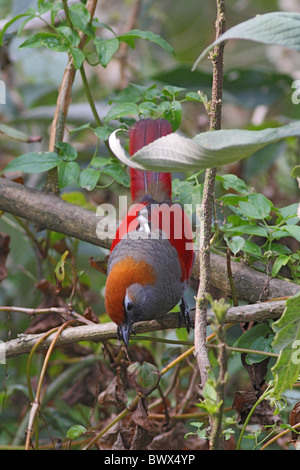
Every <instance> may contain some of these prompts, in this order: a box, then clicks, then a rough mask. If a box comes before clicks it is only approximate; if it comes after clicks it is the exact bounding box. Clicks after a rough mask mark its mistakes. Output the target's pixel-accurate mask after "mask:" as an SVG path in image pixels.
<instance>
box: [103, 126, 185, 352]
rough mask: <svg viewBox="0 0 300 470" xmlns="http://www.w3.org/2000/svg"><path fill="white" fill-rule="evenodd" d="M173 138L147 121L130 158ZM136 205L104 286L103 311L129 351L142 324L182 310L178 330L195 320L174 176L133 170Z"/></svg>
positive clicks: (138, 129)
mask: <svg viewBox="0 0 300 470" xmlns="http://www.w3.org/2000/svg"><path fill="white" fill-rule="evenodd" d="M170 133H172V127H171V124H170V123H169V121H168V120H166V119H164V118H160V119H152V118H145V119H141V120H138V121H136V122H135V124H134V126H133V127H130V128H129V154H130V155H131V156H132V155H133V154H134V153H136V152H137V151H138V150H140V149H141V148H143V147H144V146H146V145H148V144H150V143H151V142H153V141H155V140H156V139H158V138H160V137H163V136H166V135H168V134H170ZM129 171H130V193H131V198H132V202H133V203H134V205H133V206H132V207H131V209H130V210H129V212H128V213H127V216H126V217H125V218H124V219H123V220H122V222H121V223H120V225H119V227H118V229H117V231H116V234H115V237H114V239H113V242H112V245H111V249H110V254H109V259H108V264H107V279H106V285H105V308H106V312H107V314H108V316H109V317H110V319H111V320H112V321H113V322H114V323H116V325H117V335H118V338H119V339H120V340H121V341H123V342H124V344H125V346H126V348H128V346H129V339H130V336H131V334H132V333H134V324H135V323H136V322H139V321H149V320H153V319H159V318H160V317H161V315H162V314H165V313H168V312H170V311H171V310H172V309H173V308H174V307H175V306H176V305H178V304H180V315H179V325H178V326H181V324H182V322H183V321H184V323H185V326H186V328H187V330H188V331H189V329H190V327H191V319H190V313H189V308H188V305H187V302H186V300H185V298H184V291H185V290H186V288H187V285H188V281H189V279H190V276H191V271H192V265H193V259H194V249H193V234H192V228H191V224H190V221H189V218H188V217H187V215H186V213H185V212H184V210H183V207H182V206H181V204H179V203H174V202H172V177H171V173H167V172H153V171H143V170H137V169H134V168H130V170H129Z"/></svg>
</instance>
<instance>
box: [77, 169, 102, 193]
mask: <svg viewBox="0 0 300 470" xmlns="http://www.w3.org/2000/svg"><path fill="white" fill-rule="evenodd" d="M99 176H100V172H99V171H98V170H94V169H93V168H86V169H85V170H82V172H81V173H80V176H79V186H80V187H81V188H85V189H87V191H92V190H93V189H94V188H95V186H96V184H97V183H98V179H99Z"/></svg>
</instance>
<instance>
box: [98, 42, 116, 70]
mask: <svg viewBox="0 0 300 470" xmlns="http://www.w3.org/2000/svg"><path fill="white" fill-rule="evenodd" d="M94 42H95V46H96V51H97V54H98V57H99V62H100V64H101V65H102V67H106V66H107V65H108V64H109V62H110V61H111V59H112V57H113V55H114V54H115V53H116V52H117V50H118V49H119V45H120V42H119V40H118V39H117V38H112V39H102V38H95V41H94Z"/></svg>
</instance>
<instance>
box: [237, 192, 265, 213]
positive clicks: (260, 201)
mask: <svg viewBox="0 0 300 470" xmlns="http://www.w3.org/2000/svg"><path fill="white" fill-rule="evenodd" d="M239 208H240V210H241V212H242V214H243V215H244V216H246V217H249V218H250V219H265V218H266V217H268V216H269V215H270V212H271V210H272V208H273V204H272V202H271V201H270V200H269V199H267V198H266V197H265V196H264V195H263V194H260V193H258V194H249V196H248V201H247V202H245V201H240V202H239Z"/></svg>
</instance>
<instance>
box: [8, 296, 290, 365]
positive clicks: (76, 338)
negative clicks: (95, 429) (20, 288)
mask: <svg viewBox="0 0 300 470" xmlns="http://www.w3.org/2000/svg"><path fill="white" fill-rule="evenodd" d="M284 308H285V301H284V300H276V301H270V302H261V303H259V304H254V305H244V306H242V307H231V308H229V309H228V311H227V313H226V317H225V323H230V324H236V323H243V322H250V321H256V322H263V321H266V320H268V319H276V318H279V317H280V315H281V314H282V312H283V310H284ZM193 315H194V313H193V312H191V317H192V320H193ZM178 316H179V313H172V314H171V313H167V314H165V315H162V316H161V318H160V319H159V320H152V321H144V322H139V323H135V326H134V331H135V333H136V334H139V333H146V332H147V333H148V332H151V331H159V330H165V329H174V328H177V326H178V319H179V317H178ZM213 319H214V313H213V311H212V310H209V311H208V318H207V322H208V324H209V323H211V322H212V321H213ZM43 335H44V333H41V334H30V335H26V334H20V335H19V336H18V338H16V339H12V340H10V341H7V342H6V343H5V357H6V359H9V358H11V357H15V356H19V355H21V354H28V353H29V352H30V351H31V349H32V347H33V346H34V345H35V344H36V342H38V341H39V340H40V338H41V337H42V336H43ZM53 337H54V334H52V335H50V336H49V337H47V338H46V339H45V340H44V341H43V342H42V343H41V344H40V345H39V347H38V348H37V351H42V350H45V349H47V348H48V347H49V345H50V344H51V341H52V340H53ZM116 338H117V327H116V325H115V324H114V323H112V322H109V323H102V324H93V325H83V326H76V327H69V328H67V329H66V330H64V331H63V332H62V334H61V335H60V336H59V338H58V339H57V342H56V347H58V346H62V345H66V344H72V343H77V342H80V341H95V342H99V341H106V340H109V339H116Z"/></svg>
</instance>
